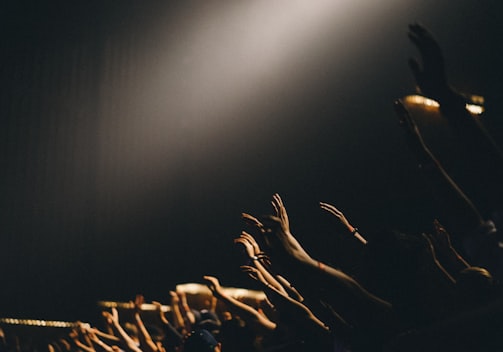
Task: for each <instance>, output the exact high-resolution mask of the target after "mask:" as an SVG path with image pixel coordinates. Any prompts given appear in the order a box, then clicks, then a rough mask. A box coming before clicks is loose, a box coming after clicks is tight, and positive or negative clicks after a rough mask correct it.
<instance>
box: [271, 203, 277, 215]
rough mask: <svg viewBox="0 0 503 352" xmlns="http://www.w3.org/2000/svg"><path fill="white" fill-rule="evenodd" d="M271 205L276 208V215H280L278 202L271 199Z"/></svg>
mask: <svg viewBox="0 0 503 352" xmlns="http://www.w3.org/2000/svg"><path fill="white" fill-rule="evenodd" d="M271 205H272V207H273V209H274V213H275V214H276V215H278V214H279V208H278V205H276V203H275V202H272V201H271Z"/></svg>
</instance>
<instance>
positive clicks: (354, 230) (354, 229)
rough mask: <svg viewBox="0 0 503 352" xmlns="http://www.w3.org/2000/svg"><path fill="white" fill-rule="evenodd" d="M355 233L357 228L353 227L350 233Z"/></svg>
mask: <svg viewBox="0 0 503 352" xmlns="http://www.w3.org/2000/svg"><path fill="white" fill-rule="evenodd" d="M357 232H358V227H353V231H351V233H352V234H353V235H354V234H355V233H357Z"/></svg>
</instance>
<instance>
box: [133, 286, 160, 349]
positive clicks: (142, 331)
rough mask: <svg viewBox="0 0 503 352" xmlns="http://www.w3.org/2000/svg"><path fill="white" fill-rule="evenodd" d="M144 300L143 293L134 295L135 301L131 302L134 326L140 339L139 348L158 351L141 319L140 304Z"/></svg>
mask: <svg viewBox="0 0 503 352" xmlns="http://www.w3.org/2000/svg"><path fill="white" fill-rule="evenodd" d="M144 302H145V300H144V298H143V295H136V298H135V301H134V303H133V307H134V322H135V325H136V327H137V328H138V332H139V334H138V339H139V340H140V348H141V350H142V351H144V352H159V348H158V347H157V345H156V344H155V342H154V340H152V337H151V336H150V333H149V332H148V330H147V328H145V325H144V324H143V320H142V319H141V315H140V312H141V306H142V304H143V303H144Z"/></svg>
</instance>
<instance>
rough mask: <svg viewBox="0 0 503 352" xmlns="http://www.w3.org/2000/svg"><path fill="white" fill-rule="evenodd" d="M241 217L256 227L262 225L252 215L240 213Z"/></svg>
mask: <svg viewBox="0 0 503 352" xmlns="http://www.w3.org/2000/svg"><path fill="white" fill-rule="evenodd" d="M241 218H242V219H243V220H245V221H247V222H248V223H249V224H251V225H254V226H257V227H258V228H262V227H264V225H263V224H262V223H261V222H260V221H259V220H258V219H257V218H256V217H254V216H252V215H250V214H247V213H241Z"/></svg>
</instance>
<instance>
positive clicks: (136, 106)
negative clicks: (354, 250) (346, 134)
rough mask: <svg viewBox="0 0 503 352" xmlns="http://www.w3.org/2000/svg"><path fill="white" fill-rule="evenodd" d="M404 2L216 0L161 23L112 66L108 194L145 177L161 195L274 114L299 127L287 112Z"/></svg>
mask: <svg viewBox="0 0 503 352" xmlns="http://www.w3.org/2000/svg"><path fill="white" fill-rule="evenodd" d="M397 3H399V1H397V0H389V1H388V2H387V3H386V5H385V6H383V5H382V4H377V3H375V4H374V3H372V4H369V2H354V1H350V0H339V1H333V0H316V1H304V0H288V1H286V0H284V1H266V0H258V1H247V2H213V1H208V2H204V3H203V5H200V6H192V7H191V6H188V5H187V6H186V7H184V8H183V11H180V13H178V14H177V16H176V19H175V21H174V22H172V23H169V24H157V25H152V28H150V33H149V34H148V37H147V39H148V40H144V41H142V40H141V39H143V37H142V36H137V37H139V38H140V39H137V42H134V40H133V39H134V38H133V39H132V41H133V44H134V46H133V48H132V49H131V52H130V53H129V55H130V56H131V58H130V59H129V61H127V60H128V59H127V58H121V55H122V56H124V55H123V53H119V54H116V55H115V56H116V57H118V59H112V60H110V63H109V65H108V66H107V67H108V70H109V71H110V72H114V70H115V72H116V73H115V76H114V74H111V75H110V74H109V76H112V79H111V81H110V82H112V83H113V81H114V80H115V81H116V83H114V84H110V82H105V84H104V87H103V92H104V96H103V102H104V103H103V104H104V115H106V116H105V120H106V121H104V122H103V126H102V129H101V132H100V133H101V135H102V143H101V151H102V160H101V165H100V167H101V168H102V173H103V174H104V177H105V178H106V179H105V180H100V182H99V184H100V185H102V186H103V192H102V194H107V193H111V195H110V196H109V198H114V197H116V198H118V199H120V200H119V202H121V201H124V200H125V199H121V197H124V196H125V195H126V194H129V195H130V196H132V195H133V193H134V192H138V194H139V192H140V191H141V188H137V187H131V184H133V183H135V182H136V183H138V181H139V180H141V182H142V183H143V184H145V185H148V187H149V188H150V189H151V190H152V191H155V190H157V189H158V188H159V187H162V186H163V185H165V184H166V183H167V182H169V180H168V178H169V175H171V174H172V172H173V169H174V168H176V165H177V164H178V163H187V161H188V162H192V163H194V164H198V162H199V160H209V159H211V158H215V157H217V156H218V158H220V159H219V160H222V159H224V158H228V157H229V154H231V153H233V148H229V146H230V145H232V143H231V142H230V141H232V139H233V138H234V139H235V138H239V136H242V131H243V130H246V129H250V130H252V131H253V130H254V129H255V131H256V130H257V127H256V126H255V125H254V121H255V120H256V119H257V116H260V115H261V114H263V112H264V111H267V113H268V114H269V115H271V114H274V118H277V119H283V120H285V121H284V122H285V123H291V122H290V121H287V120H286V119H287V117H286V116H281V111H282V110H281V109H284V106H285V105H287V104H290V103H291V102H293V101H295V100H297V99H299V98H302V97H303V96H306V95H309V94H310V91H311V90H312V89H311V88H312V87H314V86H317V85H319V82H320V80H323V79H326V73H327V72H328V71H332V70H334V69H336V68H337V69H339V70H344V67H346V66H348V65H351V64H352V60H354V56H355V55H356V54H355V52H358V53H361V51H362V50H365V49H366V48H368V45H370V44H371V43H373V42H374V41H372V39H371V37H372V36H371V35H370V33H372V31H373V30H374V29H375V26H377V25H376V22H378V21H383V18H386V17H388V16H389V11H388V10H389V8H395V7H396V5H397ZM161 17H162V16H161ZM355 19H357V20H355ZM364 19H365V20H364ZM157 21H159V22H160V23H162V21H163V19H162V18H159V19H157ZM355 21H356V22H357V23H358V24H357V25H355ZM138 43H141V44H138ZM373 44H374V45H375V43H373ZM113 45H114V43H113V41H112V42H111V44H110V48H111V49H110V52H113ZM334 47H340V49H339V50H337V54H336V56H337V60H336V62H332V61H331V60H333V59H334V52H333V50H334V49H333V48H334ZM124 54H128V53H127V52H126V53H124ZM361 55H363V53H361ZM114 60H115V61H114ZM120 60H122V61H123V63H122V65H126V67H122V68H121V67H118V66H120V64H121V61H120ZM117 62H119V65H118V64H117ZM128 62H136V64H135V65H134V66H135V67H133V68H131V67H127V64H128ZM107 72H108V71H107ZM114 77H115V78H114ZM124 80H126V81H128V82H129V83H128V84H123V81H124ZM126 83H127V82H126ZM341 89H342V90H344V87H341ZM117 106H120V107H122V108H121V109H120V110H117V108H116V107H117ZM276 112H277V113H276ZM115 116H117V117H115ZM238 132H240V133H238ZM222 141H225V142H226V143H222ZM125 148H126V149H127V152H125V151H124V150H125ZM111 167H112V168H113V167H115V168H117V170H120V171H115V172H116V174H112V173H110V168H111ZM112 172H113V170H112ZM196 172H198V171H196ZM117 174H119V176H120V177H118V176H117ZM118 178H120V181H119V182H118V181H117V180H118ZM144 193H145V192H144ZM143 196H144V197H149V195H147V194H144V195H143ZM136 201H138V200H136Z"/></svg>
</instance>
